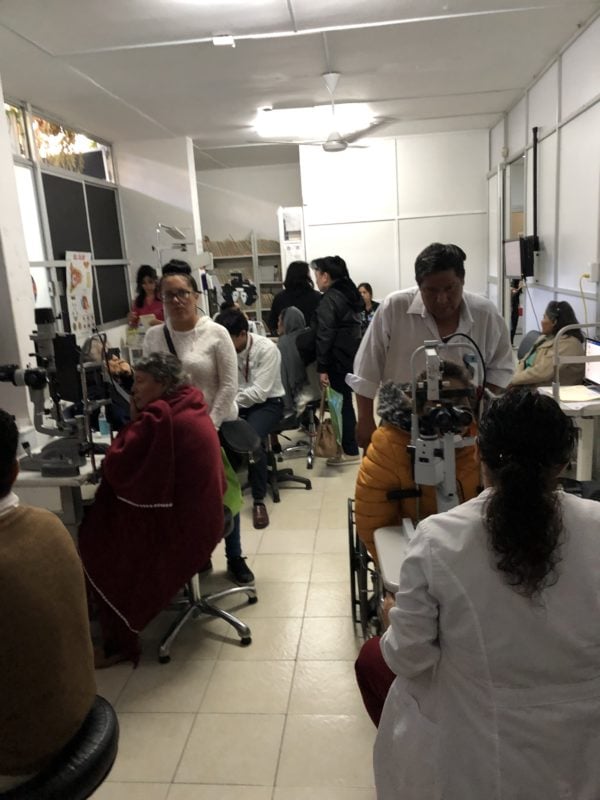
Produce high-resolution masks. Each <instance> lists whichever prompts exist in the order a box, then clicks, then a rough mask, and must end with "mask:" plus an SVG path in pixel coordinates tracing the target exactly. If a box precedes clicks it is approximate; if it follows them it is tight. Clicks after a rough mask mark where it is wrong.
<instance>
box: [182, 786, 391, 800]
mask: <svg viewBox="0 0 600 800" xmlns="http://www.w3.org/2000/svg"><path fill="white" fill-rule="evenodd" d="M169 797H170V795H169ZM273 800H376V797H375V788H371V789H347V788H340V787H337V786H328V787H327V788H325V789H323V788H317V787H316V786H311V787H310V788H308V789H307V788H297V787H295V788H289V787H278V788H276V789H275V794H274V795H273Z"/></svg>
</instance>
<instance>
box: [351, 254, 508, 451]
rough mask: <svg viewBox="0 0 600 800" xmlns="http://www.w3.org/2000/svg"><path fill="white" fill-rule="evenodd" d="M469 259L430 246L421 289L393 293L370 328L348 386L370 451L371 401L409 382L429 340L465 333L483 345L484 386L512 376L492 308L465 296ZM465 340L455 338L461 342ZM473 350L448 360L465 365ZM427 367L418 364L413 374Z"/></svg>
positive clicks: (419, 274)
mask: <svg viewBox="0 0 600 800" xmlns="http://www.w3.org/2000/svg"><path fill="white" fill-rule="evenodd" d="M465 259H466V255H465V253H464V252H463V250H461V248H460V247H458V246H457V245H454V244H439V243H434V244H430V245H429V246H428V247H426V248H425V250H423V251H422V252H421V253H420V254H419V255H418V256H417V260H416V261H415V278H416V281H417V286H416V287H414V288H411V289H404V290H402V291H397V292H392V294H390V295H388V296H387V297H386V299H385V300H384V301H383V302H382V303H381V305H380V306H379V308H378V309H377V311H376V312H375V316H374V318H373V320H372V322H371V324H370V325H369V327H368V328H367V332H366V334H365V336H364V338H363V340H362V342H361V345H360V348H359V350H358V353H357V354H356V357H355V359H354V372H353V373H349V374H348V375H347V377H346V382H347V383H348V385H349V386H351V387H352V389H353V390H354V392H355V393H356V395H357V397H356V400H357V406H358V425H357V440H358V443H359V445H360V446H361V447H367V445H368V444H369V441H370V440H371V436H372V434H373V431H374V430H375V427H376V425H375V420H374V416H373V398H374V397H375V395H376V393H377V390H378V389H379V385H380V383H382V382H384V381H390V380H391V381H394V382H397V383H406V382H409V381H410V380H411V378H412V374H411V356H412V354H413V352H414V351H415V350H416V349H417V348H418V347H421V346H422V345H423V343H424V341H425V340H426V339H437V340H445V339H448V338H449V337H451V336H452V335H453V334H459V333H460V334H466V335H467V336H469V337H470V338H471V339H473V340H474V342H475V343H476V345H477V346H478V347H479V350H480V351H481V354H482V356H483V359H484V362H485V370H486V385H487V386H488V387H489V388H490V389H492V391H493V390H494V389H498V388H500V387H502V388H503V387H505V386H507V385H508V383H509V382H510V379H511V377H512V375H513V372H514V362H513V355H512V348H511V346H510V338H509V335H508V329H507V327H506V324H505V322H504V320H503V319H502V317H501V316H500V314H499V313H498V311H497V309H496V307H495V306H494V304H493V303H492V302H491V301H490V300H487V299H486V298H485V297H481V296H480V295H476V294H472V293H471V292H465V291H464V290H463V287H464V282H465V267H464V262H465ZM461 339H462V340H463V341H464V342H465V343H467V340H466V339H464V337H461V336H457V337H456V339H455V340H453V341H456V342H457V343H459V342H460V341H461ZM467 352H469V353H470V352H471V351H470V350H466V349H465V350H463V349H462V348H458V347H457V348H452V349H450V350H448V352H447V354H444V355H445V357H446V358H448V359H450V360H453V361H457V362H459V363H460V362H461V359H462V357H463V355H464V354H465V353H467ZM424 366H425V357H424V355H423V354H421V358H420V359H417V360H416V363H415V365H414V371H415V374H419V373H420V372H421V371H422V370H423V368H424Z"/></svg>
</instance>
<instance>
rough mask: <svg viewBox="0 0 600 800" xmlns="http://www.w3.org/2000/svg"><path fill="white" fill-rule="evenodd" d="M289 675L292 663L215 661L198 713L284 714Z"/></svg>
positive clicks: (290, 678)
mask: <svg viewBox="0 0 600 800" xmlns="http://www.w3.org/2000/svg"><path fill="white" fill-rule="evenodd" d="M293 674H294V662H293V661H219V662H217V665H216V667H215V670H214V672H213V674H212V676H211V678H210V681H209V684H208V687H207V689H206V692H205V694H204V698H203V700H202V703H201V705H200V711H201V712H202V713H207V712H212V713H218V714H226V713H235V712H237V713H239V714H285V712H286V710H287V706H288V700H289V695H290V687H291V685H292V676H293ZM311 713H312V712H311Z"/></svg>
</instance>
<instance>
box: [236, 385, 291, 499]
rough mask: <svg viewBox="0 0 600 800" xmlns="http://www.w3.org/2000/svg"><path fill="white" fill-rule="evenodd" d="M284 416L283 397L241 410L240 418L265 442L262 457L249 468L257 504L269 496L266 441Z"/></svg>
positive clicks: (273, 398) (251, 485)
mask: <svg viewBox="0 0 600 800" xmlns="http://www.w3.org/2000/svg"><path fill="white" fill-rule="evenodd" d="M282 416H283V398H281V397H271V398H269V399H268V400H265V402H264V403H257V404H256V405H254V406H250V407H249V408H241V409H240V417H243V419H245V420H246V422H247V423H248V425H250V426H252V428H254V430H255V431H256V433H257V434H258V435H259V436H260V438H261V440H262V442H263V446H262V448H261V450H260V455H257V457H256V460H255V462H254V464H250V465H249V467H248V479H249V481H250V487H251V489H252V499H253V500H254V502H255V503H261V502H262V501H263V500H264V499H265V497H266V495H267V478H268V466H267V452H266V449H265V440H266V438H267V436H268V435H269V434H270V433H271V432H272V431H273V430H274V429H275V428H276V427H277V423H278V422H279V421H280V419H281V418H282Z"/></svg>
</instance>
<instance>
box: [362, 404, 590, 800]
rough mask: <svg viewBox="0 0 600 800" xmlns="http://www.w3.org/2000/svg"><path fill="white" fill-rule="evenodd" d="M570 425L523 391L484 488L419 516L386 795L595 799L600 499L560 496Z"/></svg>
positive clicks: (379, 765)
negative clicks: (442, 509)
mask: <svg viewBox="0 0 600 800" xmlns="http://www.w3.org/2000/svg"><path fill="white" fill-rule="evenodd" d="M574 440H575V435H574V431H573V427H572V423H571V421H570V419H569V418H567V417H566V416H565V415H564V414H563V413H562V412H561V411H560V409H559V407H558V405H557V404H556V403H555V402H554V401H553V400H552V399H551V398H548V397H542V396H540V395H538V394H537V393H533V394H530V393H528V392H527V391H526V390H523V389H517V390H512V391H510V392H508V393H507V394H505V395H504V396H503V397H502V398H500V399H499V400H497V401H496V402H495V403H493V404H492V406H491V407H490V409H489V411H488V413H487V415H486V416H485V417H484V419H483V421H482V422H481V425H480V429H479V451H480V456H481V461H482V465H483V471H484V477H485V479H486V485H487V486H488V487H489V488H487V489H486V490H485V491H484V492H483V493H482V494H481V495H479V497H477V498H475V499H474V500H470V501H469V502H467V503H464V504H462V505H460V506H458V507H457V508H455V509H453V510H452V511H449V512H447V513H445V514H437V515H435V516H431V517H429V518H428V519H426V520H424V521H423V522H421V523H420V525H419V527H418V533H417V535H416V537H415V539H414V540H413V543H412V545H411V549H410V551H409V554H408V556H407V558H406V560H405V561H404V564H403V566H402V572H401V576H400V590H399V592H398V594H397V596H396V605H395V607H394V608H393V609H392V610H391V612H390V627H389V629H388V630H387V631H386V633H385V634H384V636H383V637H382V643H381V647H382V652H383V655H384V658H385V660H386V662H387V664H388V666H389V667H390V668H391V669H392V671H393V672H394V673H395V674H396V675H397V678H396V680H395V681H394V683H393V684H392V687H391V689H390V691H389V693H388V697H387V700H386V704H385V707H384V711H383V716H382V718H381V723H380V726H379V730H378V735H377V741H376V744H375V755H374V766H375V778H376V785H377V797H378V800H431V799H432V798H435V799H436V800H442V798H443V800H598V798H599V797H600V624H599V620H600V592H599V583H600V503H597V502H594V501H591V500H582V499H580V498H577V497H574V496H572V495H567V494H564V493H563V492H561V491H555V488H556V481H557V476H558V474H559V472H560V470H561V467H562V466H563V465H564V464H565V463H566V462H567V461H568V460H569V457H570V454H571V451H572V448H573V444H574Z"/></svg>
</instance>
